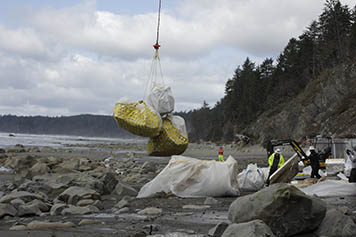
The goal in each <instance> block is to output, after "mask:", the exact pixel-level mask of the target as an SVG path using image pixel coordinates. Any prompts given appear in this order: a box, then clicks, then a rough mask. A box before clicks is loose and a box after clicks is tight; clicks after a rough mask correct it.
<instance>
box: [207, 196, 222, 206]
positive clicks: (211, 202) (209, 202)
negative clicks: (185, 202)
mask: <svg viewBox="0 0 356 237" xmlns="http://www.w3.org/2000/svg"><path fill="white" fill-rule="evenodd" d="M219 203H220V202H219V200H217V199H215V198H212V197H207V198H206V199H205V201H204V204H205V205H216V204H219Z"/></svg>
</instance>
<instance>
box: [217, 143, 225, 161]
mask: <svg viewBox="0 0 356 237" xmlns="http://www.w3.org/2000/svg"><path fill="white" fill-rule="evenodd" d="M218 158H219V161H224V149H223V148H222V146H221V147H220V148H219V151H218Z"/></svg>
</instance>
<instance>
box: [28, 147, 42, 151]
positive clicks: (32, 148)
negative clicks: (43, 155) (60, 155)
mask: <svg viewBox="0 0 356 237" xmlns="http://www.w3.org/2000/svg"><path fill="white" fill-rule="evenodd" d="M28 152H41V150H40V148H39V147H37V146H34V147H30V148H28Z"/></svg>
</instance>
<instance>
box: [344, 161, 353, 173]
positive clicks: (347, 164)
mask: <svg viewBox="0 0 356 237" xmlns="http://www.w3.org/2000/svg"><path fill="white" fill-rule="evenodd" d="M351 169H352V161H351V160H350V159H349V158H346V161H345V166H344V174H345V175H346V176H347V177H349V176H350V173H351Z"/></svg>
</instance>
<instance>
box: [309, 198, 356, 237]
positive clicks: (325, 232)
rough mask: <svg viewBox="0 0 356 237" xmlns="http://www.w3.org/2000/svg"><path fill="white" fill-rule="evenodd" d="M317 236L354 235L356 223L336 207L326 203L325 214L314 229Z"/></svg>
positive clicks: (355, 233) (355, 234)
mask: <svg viewBox="0 0 356 237" xmlns="http://www.w3.org/2000/svg"><path fill="white" fill-rule="evenodd" d="M315 234H317V235H318V236H331V237H332V236H335V237H336V236H356V224H355V223H354V222H353V220H352V218H351V217H350V216H347V215H345V214H344V213H343V212H342V210H340V209H338V208H337V207H334V206H331V205H328V208H327V211H326V216H325V218H324V219H323V221H322V222H321V224H320V226H319V228H318V229H317V230H316V231H315Z"/></svg>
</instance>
